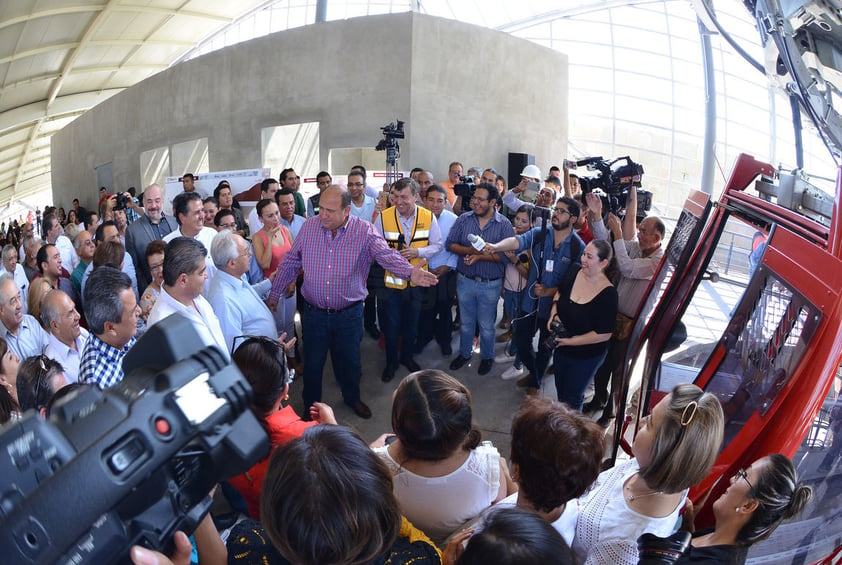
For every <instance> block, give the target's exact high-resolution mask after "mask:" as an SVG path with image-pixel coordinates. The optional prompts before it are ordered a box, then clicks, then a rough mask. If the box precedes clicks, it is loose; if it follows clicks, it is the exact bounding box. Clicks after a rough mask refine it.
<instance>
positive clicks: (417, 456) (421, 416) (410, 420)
mask: <svg viewBox="0 0 842 565" xmlns="http://www.w3.org/2000/svg"><path fill="white" fill-rule="evenodd" d="M392 429H393V430H394V432H395V435H396V436H397V439H395V440H394V441H392V442H390V443H389V445H383V446H381V447H374V450H375V452H376V453H377V454H378V455H379V456H380V457H382V458H383V460H384V461H385V462H386V464H387V466H388V467H389V468H390V469H391V471H392V476H393V481H394V490H395V496H396V497H397V499H398V504H400V507H401V511H402V512H403V514H404V516H406V517H407V519H409V521H410V522H412V523H413V524H414V525H415V526H416V527H417V528H418V529H420V530H421V531H423V532H424V533H426V534H427V535H428V536H429V537H430V538H432V539H433V541H435V542H436V543H438V544H441V543H442V542H443V541H444V540H445V539H446V538H447V536H449V535H450V534H451V533H452V532H453V531H454V530H456V529H457V528H458V527H459V526H460V525H461V524H463V523H464V522H465V521H467V520H470V519H472V518H474V517H475V516H477V515H478V514H479V513H480V512H481V511H482V510H483V509H485V508H487V507H488V506H489V505H490V504H492V503H494V502H496V501H498V500H500V499H502V498H503V497H505V496H506V495H507V494H509V493H510V492H514V490H516V487H514V483H513V482H512V480H511V477H509V473H508V469H507V467H506V462H505V460H504V459H503V458H501V457H500V454H499V453H498V452H497V449H496V448H494V447H493V446H491V443H490V442H483V444H482V445H481V444H480V443H481V442H480V440H481V436H480V432H479V430H478V429H476V428H475V427H474V426H473V422H472V411H471V393H470V392H468V389H467V388H465V387H464V386H463V385H462V383H460V382H459V381H457V380H456V379H454V378H453V377H451V376H449V375H447V374H445V373H443V372H442V371H435V370H423V371H417V372H415V373H411V374H410V375H408V376H407V377H405V378H404V380H403V381H402V382H401V383H400V384H399V385H398V388H397V390H396V391H395V395H394V399H393V400H392Z"/></svg>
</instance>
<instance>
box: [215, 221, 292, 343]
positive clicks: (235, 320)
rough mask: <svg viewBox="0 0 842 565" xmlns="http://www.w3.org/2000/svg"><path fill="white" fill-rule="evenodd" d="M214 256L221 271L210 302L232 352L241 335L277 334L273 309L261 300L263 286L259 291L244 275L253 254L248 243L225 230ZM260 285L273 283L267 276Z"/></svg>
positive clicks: (266, 285) (218, 269)
mask: <svg viewBox="0 0 842 565" xmlns="http://www.w3.org/2000/svg"><path fill="white" fill-rule="evenodd" d="M211 257H213V263H214V265H216V268H217V272H216V275H215V276H214V277H213V280H212V281H211V284H210V291H209V293H208V302H209V303H210V305H211V307H213V311H214V313H215V314H216V317H217V318H218V319H219V325H220V327H221V328H222V335H223V336H224V338H225V345H227V346H228V351H229V352H231V353H233V352H234V338H235V337H237V336H241V335H262V336H266V337H270V338H275V337H277V335H278V330H277V329H276V327H275V320H274V317H273V316H272V312H271V311H270V310H269V308H268V307H267V306H266V304H264V302H263V301H262V300H261V299H260V294H261V290H263V289H259V290H256V289H255V288H253V287H252V286H251V285H250V284H249V283H248V281H247V280H245V277H244V276H243V275H245V274H246V273H247V272H248V269H249V257H251V248H250V247H249V244H248V242H247V241H246V240H245V239H243V238H242V237H240V236H239V235H237V234H235V233H233V232H232V231H231V230H222V231H221V232H219V233H218V234H216V237H215V238H213V243H212V244H211ZM257 286H258V287H259V286H265V287H266V288H265V290H267V291H268V290H269V287H271V286H272V283H271V281H269V279H265V280H264V281H262V282H260V283H258V285H257ZM237 345H239V344H237Z"/></svg>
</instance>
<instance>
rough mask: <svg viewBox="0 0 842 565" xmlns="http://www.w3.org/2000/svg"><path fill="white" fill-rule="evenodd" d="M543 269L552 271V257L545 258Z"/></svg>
mask: <svg viewBox="0 0 842 565" xmlns="http://www.w3.org/2000/svg"><path fill="white" fill-rule="evenodd" d="M544 270H545V271H546V272H548V273H552V272H553V260H552V259H547V262H546V263H545V265H544Z"/></svg>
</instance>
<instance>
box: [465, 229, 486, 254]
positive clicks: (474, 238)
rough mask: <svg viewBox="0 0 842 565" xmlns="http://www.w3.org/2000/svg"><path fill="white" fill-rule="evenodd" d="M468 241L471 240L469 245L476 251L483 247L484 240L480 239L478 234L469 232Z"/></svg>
mask: <svg viewBox="0 0 842 565" xmlns="http://www.w3.org/2000/svg"><path fill="white" fill-rule="evenodd" d="M468 241H470V242H471V246H473V248H474V249H476V250H477V251H482V250H483V248H484V247H485V240H484V239H482V238H481V237H480V236H478V235H476V234H473V233H469V234H468Z"/></svg>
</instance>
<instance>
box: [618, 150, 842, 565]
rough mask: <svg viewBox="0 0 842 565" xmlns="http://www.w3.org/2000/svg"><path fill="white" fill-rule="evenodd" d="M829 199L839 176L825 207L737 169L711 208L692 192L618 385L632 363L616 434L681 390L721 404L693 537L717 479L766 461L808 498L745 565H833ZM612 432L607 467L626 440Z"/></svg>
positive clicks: (834, 391)
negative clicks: (694, 390)
mask: <svg viewBox="0 0 842 565" xmlns="http://www.w3.org/2000/svg"><path fill="white" fill-rule="evenodd" d="M755 179H758V180H757V182H756V185H755V188H756V189H757V192H756V193H753V192H754V191H749V190H747V188H748V186H749V184H750V183H751V182H752V181H753V180H755ZM773 199H774V202H773ZM841 199H842V169H840V173H839V176H838V179H837V183H836V198H835V200H833V201H831V200H830V197H829V196H826V195H824V193H821V192H820V191H817V190H815V189H813V188H812V187H810V186H809V184H807V183H806V182H805V181H804V179H802V178H801V177H799V176H796V175H790V174H786V173H781V172H776V171H775V169H774V168H773V167H772V166H771V165H769V164H767V163H762V162H760V161H757V160H755V159H753V158H752V157H750V156H748V155H741V156H740V157H739V158H738V160H737V163H736V165H735V166H734V169H733V172H732V173H731V177H730V178H729V180H728V182H727V185H726V187H725V190H724V192H723V194H722V196H721V198H720V199H719V201H718V202H717V203H716V204H715V205H711V204H710V202H709V201H708V197H707V195H705V194H702V193H701V192H694V193H692V194H691V195H690V197H689V198H688V200H687V203H686V204H685V207H684V210H683V212H682V214H681V216H680V218H679V220H678V222H677V224H676V227H675V230H674V231H673V234H672V237H671V238H670V242H669V244H668V246H667V250H666V253H665V254H664V255H665V256H664V259H663V261H662V264H661V267H660V270H659V273H658V274H657V275H656V277H654V278H653V281H652V283H651V285H650V294H649V296H650V303H649V304H645V305H643V306H642V308H641V310H642V311H643V312H645V313H646V314H644V315H639V316H638V319H637V323H636V326H635V328H634V331H633V333H632V336H631V338H630V341H629V347H628V353H627V357H626V366H625V368H626V375H627V377H626V379H625V382H628V381H629V376H628V375H631V371H633V370H634V368H635V360H637V361H638V362H639V363H640V364H642V375H641V376H640V388H639V391H640V394H639V396H633V397H632V398H631V399H626V400H627V401H628V402H629V403H630V404H632V406H630V408H629V410H626V413H631V414H634V415H635V416H636V418H635V417H632V416H627V417H626V424H627V425H629V424H631V423H632V421H634V424H635V426H634V427H635V428H636V424H637V421H639V419H640V417H642V416H643V415H645V414H647V413H648V412H649V410H650V408H651V407H653V406H654V405H655V403H656V402H657V401H658V400H659V399H660V398H661V397H662V396H664V395H666V394H667V393H668V392H669V391H670V390H671V389H672V387H673V386H674V385H675V384H678V383H681V382H694V383H695V384H697V385H698V386H699V387H701V388H703V389H705V390H706V391H708V392H711V393H713V394H715V395H716V396H717V397H718V398H719V400H720V402H721V403H722V407H723V410H724V412H725V441H724V443H723V446H722V450H721V452H720V454H719V457H718V459H717V461H716V464H715V465H714V467H713V469H712V471H711V472H710V474H709V475H708V477H707V478H706V479H705V480H704V481H702V483H701V484H699V485H697V487H696V488H695V489H694V490H693V491H692V492H691V498H693V500H694V501H695V502H697V503H698V502H700V501H703V500H705V497H707V499H706V500H707V501H708V503H707V504H704V502H702V504H704V506H703V508H702V511H701V512H700V513H699V514H698V515H697V518H696V525H697V527H704V526H709V525H713V516H712V514H711V512H710V508H709V506H710V503H712V502H713V501H714V500H715V499H716V498H717V497H718V496H719V495H720V494H721V493H722V492H723V491H724V490H725V488H726V486H727V483H728V481H727V480H725V481H720V480H719V479H721V478H728V477H731V476H733V475H734V473H735V472H736V471H737V470H738V469H740V468H742V467H746V466H747V465H748V464H750V463H751V462H752V461H754V460H756V459H758V458H760V457H762V456H764V455H767V454H769V453H783V454H784V455H786V456H787V457H790V458H791V459H792V460H793V462H794V463H795V465H796V467H797V468H798V472H799V476H800V477H801V478H802V480H803V481H804V482H805V483H806V484H809V485H810V486H812V488H813V490H814V493H815V498H814V500H813V502H811V503H810V505H809V506H808V507H807V508H806V510H805V511H804V512H803V513H802V515H801V516H799V517H798V518H796V519H795V520H791V521H787V522H785V523H784V524H783V525H781V526H780V527H779V528H778V530H777V531H775V533H774V534H773V535H772V536H771V538H770V539H768V540H766V541H763V542H760V543H758V544H756V545H755V546H752V548H751V550H750V552H749V556H748V561H747V562H748V563H761V562H763V563H832V562H836V561H837V560H839V558H840V556H842V458H840V453H842V370H840V361H842V218H840V209H839V205H840V201H842V200H841ZM796 210H797V211H796ZM635 388H636V387H635ZM626 395H627V391H623V393H622V394H621V398H624V397H625V396H626ZM623 409H624V407H621V410H623ZM620 413H623V412H620ZM624 428H625V426H619V427H618V430H617V431H616V432H615V442H614V445H615V448H614V455H615V456H616V454H617V451H618V449H619V448H620V447H624V448H626V449H627V446H628V444H627V443H626V442H627V441H628V439H630V437H632V436H633V434H632V433H627V434H624V433H623V432H624V431H625V430H624Z"/></svg>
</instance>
